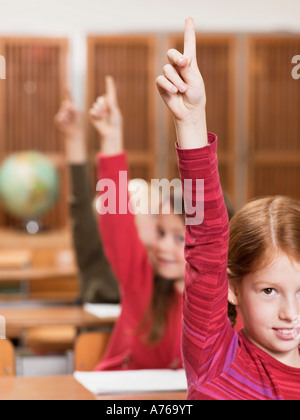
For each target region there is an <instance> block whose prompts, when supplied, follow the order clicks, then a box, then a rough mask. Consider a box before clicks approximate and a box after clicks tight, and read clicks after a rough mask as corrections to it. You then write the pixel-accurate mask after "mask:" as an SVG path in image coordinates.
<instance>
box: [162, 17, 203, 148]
mask: <svg viewBox="0 0 300 420" xmlns="http://www.w3.org/2000/svg"><path fill="white" fill-rule="evenodd" d="M167 56H168V60H169V64H167V65H166V66H164V68H163V75H161V76H159V77H158V78H157V79H156V85H157V88H158V90H159V93H160V95H161V97H162V99H163V100H164V102H165V104H166V105H167V107H168V108H169V110H170V111H171V113H172V114H173V117H174V120H175V126H176V129H177V137H178V143H179V145H180V146H181V147H184V148H195V147H202V146H205V145H206V144H207V128H206V115H205V107H206V94H205V87H204V82H203V79H202V76H201V73H200V71H199V68H198V64H197V56H196V35H195V26H194V21H193V19H192V18H188V19H186V21H185V33H184V53H183V54H181V53H180V52H179V51H177V50H175V49H171V50H169V51H168V53H167ZM197 133H198V135H197ZM194 134H195V136H198V140H197V137H195V136H194Z"/></svg>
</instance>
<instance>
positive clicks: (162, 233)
mask: <svg viewBox="0 0 300 420" xmlns="http://www.w3.org/2000/svg"><path fill="white" fill-rule="evenodd" d="M157 236H159V237H160V238H162V237H163V236H164V232H163V231H162V230H161V229H157Z"/></svg>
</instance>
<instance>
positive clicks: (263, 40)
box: [248, 35, 300, 198]
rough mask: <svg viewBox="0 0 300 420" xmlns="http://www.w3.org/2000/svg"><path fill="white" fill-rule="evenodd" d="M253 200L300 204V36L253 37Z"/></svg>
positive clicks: (250, 187) (250, 152)
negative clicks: (295, 73)
mask: <svg viewBox="0 0 300 420" xmlns="http://www.w3.org/2000/svg"><path fill="white" fill-rule="evenodd" d="M248 46H249V64H250V65H249V74H248V77H249V86H248V98H249V115H248V133H249V134H248V198H253V197H257V196H261V195H269V194H287V195H291V196H293V197H295V198H300V189H299V185H298V180H299V175H300V170H299V168H300V141H299V140H300V119H299V109H300V83H299V81H297V80H294V79H293V78H292V75H291V72H292V68H293V64H292V63H291V61H292V58H293V56H295V55H297V54H299V51H300V36H284V35H283V36H279V35H276V36H275V35H273V36H266V35H263V36H258V35H256V36H250V37H249V40H248Z"/></svg>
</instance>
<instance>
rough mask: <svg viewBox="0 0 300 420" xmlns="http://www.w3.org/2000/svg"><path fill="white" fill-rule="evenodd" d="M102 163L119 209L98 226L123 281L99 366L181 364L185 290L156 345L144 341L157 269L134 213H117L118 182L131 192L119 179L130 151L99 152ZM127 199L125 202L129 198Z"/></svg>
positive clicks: (123, 191) (101, 174) (123, 190)
mask: <svg viewBox="0 0 300 420" xmlns="http://www.w3.org/2000/svg"><path fill="white" fill-rule="evenodd" d="M98 163H99V166H98V168H99V172H98V175H99V179H110V180H113V181H114V182H115V186H116V197H117V200H116V204H117V206H116V214H106V215H102V216H101V217H100V231H101V235H102V239H103V244H104V248H105V252H106V256H107V258H108V260H109V262H110V264H111V267H112V269H113V271H114V273H115V275H116V277H117V279H118V280H119V283H120V288H121V301H122V312H121V315H120V317H119V319H118V321H117V323H116V325H115V328H114V331H113V334H112V337H111V340H110V343H109V346H108V349H107V351H106V353H105V355H104V358H103V359H102V360H101V362H100V363H99V364H98V366H97V367H96V370H122V369H167V368H182V367H183V365H182V356H181V331H182V294H180V293H178V292H177V291H175V302H174V304H173V305H172V306H171V308H170V311H169V316H168V321H167V325H166V328H165V334H164V336H163V338H162V340H161V341H160V343H159V344H158V345H156V346H152V347H151V346H148V345H146V344H144V342H143V339H142V335H143V334H144V332H143V333H137V329H138V327H139V325H140V323H141V321H142V320H143V318H144V315H145V313H146V311H147V309H148V307H149V304H150V301H151V298H152V293H153V283H154V282H153V280H154V272H153V268H152V266H151V264H150V261H149V257H148V254H147V250H146V248H145V246H144V245H143V244H142V242H141V241H140V239H139V236H138V232H137V229H136V226H135V221H134V216H133V215H132V214H130V212H127V214H119V187H121V194H123V198H124V194H125V195H127V185H121V186H120V185H119V172H120V171H127V162H126V155H125V153H123V154H120V155H117V156H111V157H105V156H101V155H99V162H98ZM124 201H125V204H126V205H127V203H128V199H124V200H123V202H124Z"/></svg>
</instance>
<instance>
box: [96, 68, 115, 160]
mask: <svg viewBox="0 0 300 420" xmlns="http://www.w3.org/2000/svg"><path fill="white" fill-rule="evenodd" d="M89 117H90V121H91V123H92V124H93V126H94V127H95V129H96V130H97V132H98V134H99V136H100V143H101V151H102V153H103V154H105V155H115V154H119V153H121V152H122V151H123V117H122V114H121V111H120V108H119V105H118V98H117V91H116V86H115V82H114V79H113V78H112V77H111V76H107V77H106V78H105V94H104V95H103V96H101V97H99V98H98V99H97V100H96V102H95V103H94V105H93V107H92V108H91V110H90V112H89Z"/></svg>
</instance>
